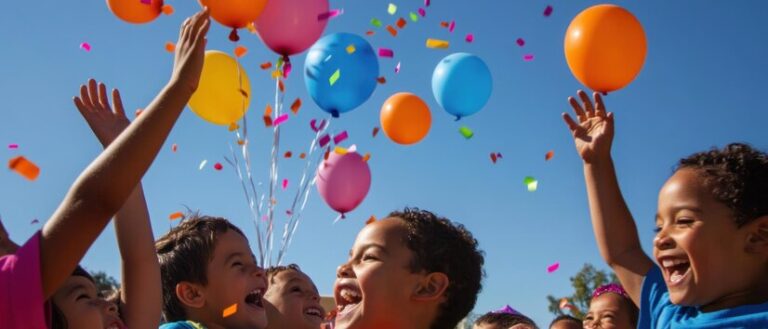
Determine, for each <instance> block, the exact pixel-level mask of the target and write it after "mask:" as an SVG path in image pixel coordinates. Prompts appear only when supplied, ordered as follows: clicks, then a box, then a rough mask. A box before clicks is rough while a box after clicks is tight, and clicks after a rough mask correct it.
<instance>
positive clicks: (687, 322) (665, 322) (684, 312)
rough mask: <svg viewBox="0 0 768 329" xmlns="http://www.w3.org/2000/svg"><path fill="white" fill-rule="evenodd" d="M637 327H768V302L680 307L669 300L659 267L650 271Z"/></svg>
mask: <svg viewBox="0 0 768 329" xmlns="http://www.w3.org/2000/svg"><path fill="white" fill-rule="evenodd" d="M637 328H638V329H646V328H653V329H693V328H697V329H716V328H717V329H722V328H768V303H763V304H754V305H744V306H738V307H734V308H728V309H724V310H719V311H713V312H702V311H701V310H699V309H698V308H697V307H690V306H680V305H675V304H672V302H671V301H669V292H668V291H667V285H666V283H664V276H662V274H661V270H660V269H659V267H658V266H653V268H652V269H651V270H650V271H648V274H646V275H645V280H643V292H642V295H641V297H640V319H639V323H638V325H637Z"/></svg>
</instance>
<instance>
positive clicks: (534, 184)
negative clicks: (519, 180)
mask: <svg viewBox="0 0 768 329" xmlns="http://www.w3.org/2000/svg"><path fill="white" fill-rule="evenodd" d="M523 183H524V184H525V185H526V186H528V192H536V189H537V188H538V187H539V181H537V180H536V178H533V177H531V176H527V177H525V179H523Z"/></svg>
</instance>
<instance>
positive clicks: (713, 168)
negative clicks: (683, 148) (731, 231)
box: [677, 143, 768, 227]
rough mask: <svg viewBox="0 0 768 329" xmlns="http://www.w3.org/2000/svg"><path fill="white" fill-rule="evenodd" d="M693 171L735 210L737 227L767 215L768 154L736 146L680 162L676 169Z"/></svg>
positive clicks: (698, 154) (717, 197)
mask: <svg viewBox="0 0 768 329" xmlns="http://www.w3.org/2000/svg"><path fill="white" fill-rule="evenodd" d="M680 169H694V170H696V171H698V172H699V173H700V174H701V175H702V176H703V177H704V184H705V186H707V187H708V188H709V189H710V190H711V192H712V194H713V195H714V197H715V199H717V200H718V201H720V202H722V203H724V204H725V205H726V206H728V208H730V209H731V210H732V211H733V214H734V219H735V221H736V225H737V226H738V227H742V226H744V225H746V224H748V223H750V222H751V221H752V220H754V219H756V218H759V217H761V216H765V215H768V154H766V153H765V152H761V151H759V150H756V149H754V148H752V147H751V146H749V145H747V144H741V143H733V144H728V145H726V146H725V147H724V148H723V149H717V148H713V149H711V150H709V151H705V152H699V153H695V154H692V155H690V156H688V157H687V158H684V159H681V160H680V163H679V164H678V167H677V170H680Z"/></svg>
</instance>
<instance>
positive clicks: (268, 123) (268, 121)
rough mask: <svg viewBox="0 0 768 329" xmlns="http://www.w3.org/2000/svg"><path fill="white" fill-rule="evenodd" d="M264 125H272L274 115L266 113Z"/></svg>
mask: <svg viewBox="0 0 768 329" xmlns="http://www.w3.org/2000/svg"><path fill="white" fill-rule="evenodd" d="M264 126H265V127H272V117H271V116H268V115H265V116H264Z"/></svg>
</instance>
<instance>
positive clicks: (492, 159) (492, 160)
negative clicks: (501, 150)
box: [491, 153, 499, 164]
mask: <svg viewBox="0 0 768 329" xmlns="http://www.w3.org/2000/svg"><path fill="white" fill-rule="evenodd" d="M498 158H499V157H498V155H496V153H491V162H493V163H494V164H496V160H498Z"/></svg>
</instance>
